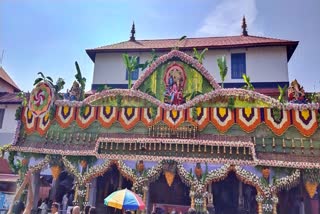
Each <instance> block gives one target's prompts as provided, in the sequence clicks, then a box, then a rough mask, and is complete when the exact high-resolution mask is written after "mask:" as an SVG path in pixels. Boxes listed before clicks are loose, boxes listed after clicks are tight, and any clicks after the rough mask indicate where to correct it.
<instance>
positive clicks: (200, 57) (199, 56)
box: [193, 48, 208, 64]
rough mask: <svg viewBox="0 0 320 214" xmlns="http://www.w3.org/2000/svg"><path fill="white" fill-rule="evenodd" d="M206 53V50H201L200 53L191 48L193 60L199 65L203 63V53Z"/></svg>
mask: <svg viewBox="0 0 320 214" xmlns="http://www.w3.org/2000/svg"><path fill="white" fill-rule="evenodd" d="M207 51H208V48H205V49H203V50H202V51H201V52H198V51H197V49H196V48H193V58H195V59H196V60H198V61H199V63H200V64H202V63H203V60H204V59H205V56H204V55H205V53H206V52H207Z"/></svg>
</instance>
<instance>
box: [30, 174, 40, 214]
mask: <svg viewBox="0 0 320 214" xmlns="http://www.w3.org/2000/svg"><path fill="white" fill-rule="evenodd" d="M31 182H32V184H33V186H32V192H33V197H34V198H33V206H32V213H37V211H38V201H39V190H40V171H36V172H34V173H33V174H32V177H31Z"/></svg>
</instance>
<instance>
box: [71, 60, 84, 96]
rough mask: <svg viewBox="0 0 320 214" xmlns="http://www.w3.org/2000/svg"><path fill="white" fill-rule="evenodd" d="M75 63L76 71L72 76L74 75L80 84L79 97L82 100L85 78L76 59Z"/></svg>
mask: <svg viewBox="0 0 320 214" xmlns="http://www.w3.org/2000/svg"><path fill="white" fill-rule="evenodd" d="M75 65H76V69H77V73H76V75H74V76H75V78H76V80H77V81H78V83H79V84H80V87H81V94H80V99H81V100H83V99H84V95H85V94H84V90H85V88H86V81H87V79H86V78H85V77H82V74H81V70H80V67H79V64H78V62H77V61H75Z"/></svg>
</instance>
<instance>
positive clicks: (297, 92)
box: [288, 79, 307, 103]
mask: <svg viewBox="0 0 320 214" xmlns="http://www.w3.org/2000/svg"><path fill="white" fill-rule="evenodd" d="M288 101H289V102H292V103H307V99H306V96H305V91H304V88H303V87H302V86H300V84H299V83H298V81H297V80H296V79H295V80H293V81H292V82H291V84H290V86H289V88H288Z"/></svg>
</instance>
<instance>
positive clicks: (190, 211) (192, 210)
mask: <svg viewBox="0 0 320 214" xmlns="http://www.w3.org/2000/svg"><path fill="white" fill-rule="evenodd" d="M188 214H196V210H195V209H193V208H189V210H188Z"/></svg>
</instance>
